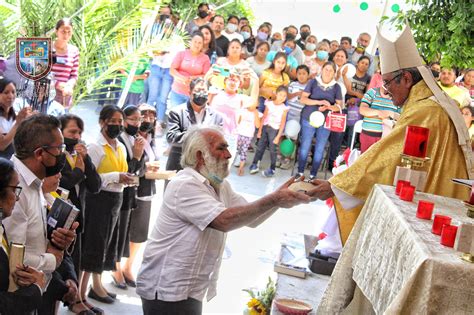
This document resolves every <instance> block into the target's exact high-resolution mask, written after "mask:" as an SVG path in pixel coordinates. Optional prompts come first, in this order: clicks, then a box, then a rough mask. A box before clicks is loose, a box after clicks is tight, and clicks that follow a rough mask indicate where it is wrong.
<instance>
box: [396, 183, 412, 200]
mask: <svg viewBox="0 0 474 315" xmlns="http://www.w3.org/2000/svg"><path fill="white" fill-rule="evenodd" d="M414 195H415V186H411V185H404V186H403V187H402V190H401V191H400V199H401V200H405V201H413V196H414Z"/></svg>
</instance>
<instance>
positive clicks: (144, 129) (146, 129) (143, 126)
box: [140, 121, 153, 132]
mask: <svg viewBox="0 0 474 315" xmlns="http://www.w3.org/2000/svg"><path fill="white" fill-rule="evenodd" d="M152 129H153V124H152V123H151V122H148V121H144V122H142V124H141V125H140V131H141V132H150V131H151V130H152Z"/></svg>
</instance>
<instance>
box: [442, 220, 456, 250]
mask: <svg viewBox="0 0 474 315" xmlns="http://www.w3.org/2000/svg"><path fill="white" fill-rule="evenodd" d="M457 232H458V227H457V226H455V225H446V224H445V225H443V228H442V229H441V241H440V243H441V245H444V246H447V247H454V241H455V240H456V233H457Z"/></svg>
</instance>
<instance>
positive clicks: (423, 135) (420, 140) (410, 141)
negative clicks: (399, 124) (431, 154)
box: [403, 126, 430, 158]
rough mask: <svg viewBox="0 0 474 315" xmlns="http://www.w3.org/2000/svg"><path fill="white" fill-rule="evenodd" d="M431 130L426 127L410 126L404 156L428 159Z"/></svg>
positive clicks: (406, 136)
mask: <svg viewBox="0 0 474 315" xmlns="http://www.w3.org/2000/svg"><path fill="white" fill-rule="evenodd" d="M429 135H430V130H429V129H428V128H424V127H418V126H408V127H407V131H406V134H405V144H404V145H403V154H406V155H409V156H414V157H418V158H425V157H426V150H427V148H428V137H429Z"/></svg>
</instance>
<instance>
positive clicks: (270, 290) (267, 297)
mask: <svg viewBox="0 0 474 315" xmlns="http://www.w3.org/2000/svg"><path fill="white" fill-rule="evenodd" d="M242 291H245V292H247V293H248V294H249V295H250V297H251V299H250V301H249V302H248V303H247V307H248V309H247V314H250V315H266V314H270V310H271V307H272V301H273V298H274V297H275V283H274V282H273V280H272V278H270V277H268V282H267V286H266V287H265V290H263V291H256V290H252V289H244V290H242Z"/></svg>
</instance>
